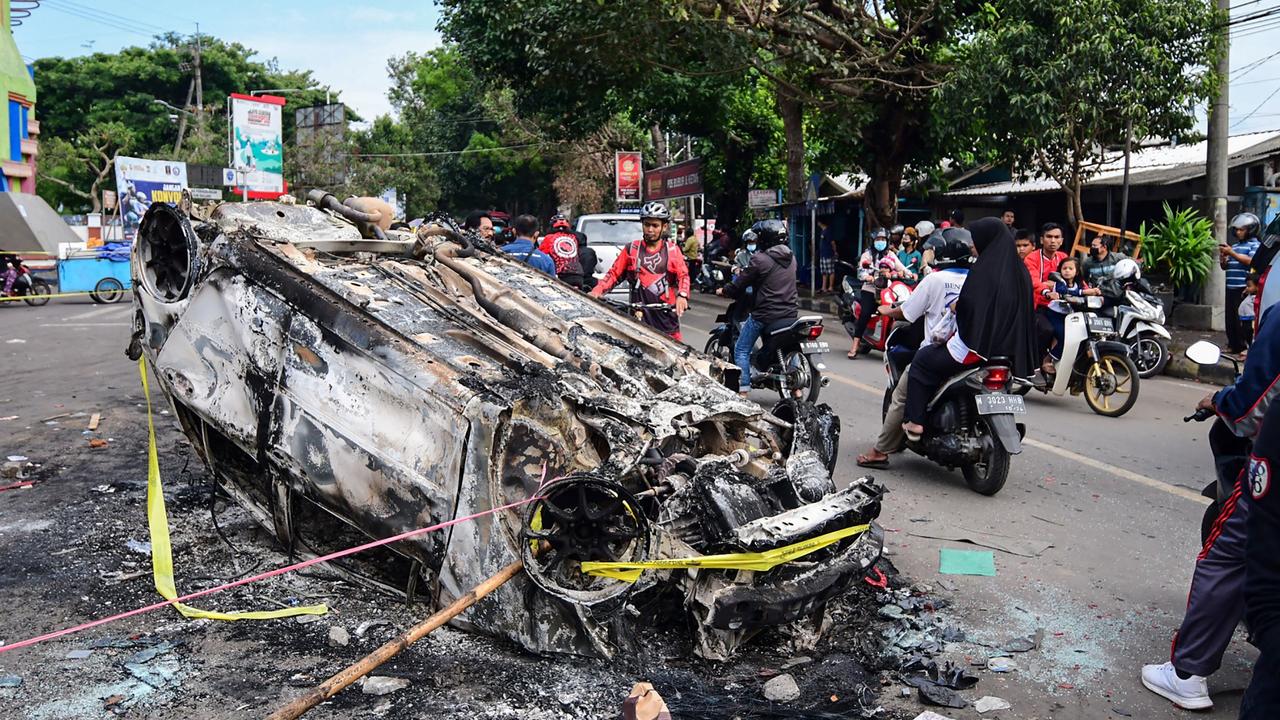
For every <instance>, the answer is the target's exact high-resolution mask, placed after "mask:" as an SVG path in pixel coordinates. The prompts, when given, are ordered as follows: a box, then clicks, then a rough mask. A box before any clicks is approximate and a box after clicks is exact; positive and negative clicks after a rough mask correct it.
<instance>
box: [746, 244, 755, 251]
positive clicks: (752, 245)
mask: <svg viewBox="0 0 1280 720" xmlns="http://www.w3.org/2000/svg"><path fill="white" fill-rule="evenodd" d="M755 251H756V244H755V243H751V244H750V245H748V246H747V252H755Z"/></svg>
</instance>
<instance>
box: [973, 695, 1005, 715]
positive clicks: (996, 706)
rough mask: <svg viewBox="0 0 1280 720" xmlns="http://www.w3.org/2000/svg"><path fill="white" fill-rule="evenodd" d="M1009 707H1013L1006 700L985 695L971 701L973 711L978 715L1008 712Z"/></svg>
mask: <svg viewBox="0 0 1280 720" xmlns="http://www.w3.org/2000/svg"><path fill="white" fill-rule="evenodd" d="M1011 707H1013V706H1012V705H1010V704H1009V701H1008V700H1005V699H1003V698H998V697H995V696H994V695H987V696H985V697H980V698H978V699H977V700H975V701H973V709H974V710H977V711H978V712H980V713H989V712H992V711H994V710H1008V709H1009V708H1011Z"/></svg>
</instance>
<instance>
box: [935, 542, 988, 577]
mask: <svg viewBox="0 0 1280 720" xmlns="http://www.w3.org/2000/svg"><path fill="white" fill-rule="evenodd" d="M938 572H940V573H942V574H943V575H981V576H984V577H994V576H995V574H996V559H995V555H993V554H992V553H991V551H989V550H956V549H954V548H942V549H940V550H939V551H938Z"/></svg>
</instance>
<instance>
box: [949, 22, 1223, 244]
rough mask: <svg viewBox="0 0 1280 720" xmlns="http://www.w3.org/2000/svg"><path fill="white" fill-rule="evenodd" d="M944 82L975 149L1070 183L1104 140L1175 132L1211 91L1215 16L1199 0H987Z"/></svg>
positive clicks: (1217, 28)
mask: <svg viewBox="0 0 1280 720" xmlns="http://www.w3.org/2000/svg"><path fill="white" fill-rule="evenodd" d="M986 7H987V12H986V13H984V14H983V15H982V16H981V18H980V20H979V24H978V27H977V30H976V32H975V33H974V35H973V37H972V38H971V39H970V40H969V41H968V42H966V43H965V44H964V45H963V46H962V47H961V48H960V56H959V59H958V61H957V63H956V68H955V71H954V73H953V75H952V78H951V80H950V82H949V87H948V88H947V91H946V99H945V104H946V105H947V106H949V107H952V108H955V109H956V112H955V113H954V114H953V118H952V119H953V123H952V124H951V127H952V128H953V129H954V130H955V131H956V132H957V133H959V134H960V135H961V136H962V138H963V140H964V141H967V142H969V143H971V147H973V148H974V149H975V151H976V152H978V153H979V154H983V155H985V156H986V157H988V158H990V159H993V160H995V161H997V162H1000V163H1004V164H1008V165H1010V166H1012V167H1014V168H1015V172H1017V173H1018V174H1019V175H1021V176H1024V177H1025V176H1027V175H1031V174H1041V175H1044V176H1046V177H1049V178H1052V179H1053V180H1055V181H1056V182H1057V183H1058V184H1060V185H1061V186H1062V188H1063V189H1064V190H1065V191H1066V192H1067V194H1068V197H1069V207H1068V214H1069V216H1070V219H1071V222H1073V223H1075V222H1078V221H1080V220H1083V219H1084V218H1082V217H1081V206H1080V191H1081V187H1082V185H1083V183H1084V181H1085V180H1086V179H1087V178H1088V177H1089V175H1090V174H1091V173H1092V172H1094V171H1096V169H1097V167H1098V166H1099V165H1100V164H1101V163H1102V161H1103V159H1104V151H1105V149H1106V148H1107V147H1115V146H1116V145H1120V144H1123V143H1124V142H1125V138H1126V134H1127V133H1126V127H1127V125H1128V124H1129V123H1132V127H1133V137H1134V138H1135V141H1141V140H1142V139H1144V138H1149V137H1164V138H1171V137H1178V136H1180V135H1185V134H1186V133H1188V132H1189V131H1191V129H1192V128H1193V126H1194V123H1195V117H1194V112H1193V111H1194V107H1195V105H1196V104H1198V103H1200V102H1202V101H1204V100H1205V99H1206V98H1208V97H1209V96H1210V95H1211V94H1212V93H1213V92H1214V91H1215V90H1216V84H1217V78H1216V77H1215V76H1214V75H1213V73H1212V72H1211V70H1210V68H1211V67H1212V66H1213V62H1214V58H1215V57H1216V56H1217V53H1218V52H1220V51H1221V46H1220V38H1221V35H1222V33H1223V32H1224V28H1225V25H1224V18H1223V17H1222V15H1221V14H1220V13H1219V12H1218V11H1217V10H1216V9H1215V6H1214V4H1213V3H1211V2H1209V1H1208V0H1072V1H1071V2H1062V0H994V1H993V2H991V3H990V4H989V5H987V6H986Z"/></svg>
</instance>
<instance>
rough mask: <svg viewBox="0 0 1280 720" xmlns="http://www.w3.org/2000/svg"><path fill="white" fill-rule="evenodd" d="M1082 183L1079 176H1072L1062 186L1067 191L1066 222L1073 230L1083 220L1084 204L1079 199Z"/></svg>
mask: <svg viewBox="0 0 1280 720" xmlns="http://www.w3.org/2000/svg"><path fill="white" fill-rule="evenodd" d="M1083 184H1084V183H1083V182H1081V181H1080V179H1079V178H1072V179H1071V180H1069V181H1068V182H1067V184H1066V185H1064V186H1063V187H1062V189H1063V190H1064V191H1065V192H1066V193H1067V222H1069V223H1070V224H1071V230H1072V231H1073V232H1074V231H1075V229H1076V228H1078V227H1080V223H1081V221H1083V220H1084V205H1083V203H1082V202H1081V200H1080V196H1081V191H1082V189H1083V188H1082V185H1083Z"/></svg>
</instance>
